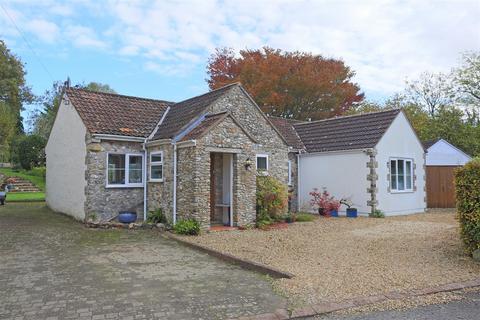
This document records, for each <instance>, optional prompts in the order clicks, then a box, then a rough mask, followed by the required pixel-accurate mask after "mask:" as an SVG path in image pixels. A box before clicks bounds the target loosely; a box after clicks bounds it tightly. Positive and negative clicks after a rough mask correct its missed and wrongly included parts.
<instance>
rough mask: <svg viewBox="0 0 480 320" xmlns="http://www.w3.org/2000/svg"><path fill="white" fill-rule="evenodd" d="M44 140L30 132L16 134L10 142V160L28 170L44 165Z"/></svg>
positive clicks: (16, 165)
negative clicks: (20, 134)
mask: <svg viewBox="0 0 480 320" xmlns="http://www.w3.org/2000/svg"><path fill="white" fill-rule="evenodd" d="M45 145H46V140H45V139H44V138H42V137H40V136H37V135H34V134H31V135H25V136H18V137H16V138H15V139H14V140H13V142H12V151H11V154H12V155H11V156H12V162H13V163H14V165H15V167H18V166H20V167H21V168H22V169H25V170H30V169H32V168H33V167H41V166H44V165H45Z"/></svg>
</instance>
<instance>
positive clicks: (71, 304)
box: [0, 203, 286, 319]
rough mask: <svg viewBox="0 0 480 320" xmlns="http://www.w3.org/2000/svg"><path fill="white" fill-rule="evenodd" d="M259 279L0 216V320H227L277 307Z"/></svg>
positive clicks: (63, 227)
mask: <svg viewBox="0 0 480 320" xmlns="http://www.w3.org/2000/svg"><path fill="white" fill-rule="evenodd" d="M285 303H286V302H285V300H284V299H283V298H281V297H279V296H278V295H276V294H275V293H274V292H273V291H272V288H271V286H270V283H269V282H268V281H267V280H266V278H265V277H264V276H262V275H259V274H256V273H253V272H250V271H246V270H243V269H241V268H239V267H236V266H233V265H229V264H226V263H224V262H222V261H219V260H217V259H216V258H213V257H210V256H208V255H206V254H203V253H199V252H196V251H193V250H191V249H188V248H186V247H183V246H181V245H179V244H177V243H176V242H174V241H172V240H167V239H164V238H162V237H160V236H159V234H158V233H156V232H155V231H149V230H148V231H127V230H93V229H87V228H85V227H83V225H82V224H80V223H78V222H74V221H73V220H72V219H70V218H68V217H65V216H63V215H60V214H56V213H53V212H51V211H50V210H48V209H47V208H46V207H45V205H44V204H43V203H42V204H39V203H31V204H27V203H26V204H7V205H6V206H2V207H0V319H16V318H18V319H117V318H121V319H152V318H158V319H226V318H231V317H239V316H242V315H252V314H261V313H268V312H273V311H274V310H275V309H278V308H282V307H285Z"/></svg>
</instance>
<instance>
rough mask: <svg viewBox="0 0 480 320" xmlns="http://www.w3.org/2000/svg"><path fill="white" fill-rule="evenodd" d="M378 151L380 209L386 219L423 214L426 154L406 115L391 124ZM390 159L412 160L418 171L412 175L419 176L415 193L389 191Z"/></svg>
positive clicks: (378, 197)
mask: <svg viewBox="0 0 480 320" xmlns="http://www.w3.org/2000/svg"><path fill="white" fill-rule="evenodd" d="M376 149H377V152H378V153H377V156H376V160H377V162H378V168H377V174H378V180H377V188H378V193H377V200H378V202H379V203H378V209H380V210H382V211H383V212H385V214H386V215H400V214H410V213H417V212H424V211H425V208H426V203H425V190H424V187H425V179H424V177H425V170H424V168H423V165H424V158H423V155H424V150H423V146H422V145H421V143H420V141H419V140H418V139H417V137H416V135H415V133H414V131H413V129H412V128H411V126H410V124H409V122H408V120H407V118H406V117H405V115H404V114H403V113H399V115H398V116H397V118H396V119H395V120H394V121H393V122H392V124H391V126H390V128H389V129H388V130H387V132H386V133H385V135H384V136H383V137H382V139H381V140H380V141H379V143H378V144H377V146H376ZM391 157H393V158H396V157H399V158H409V159H413V161H414V164H415V167H416V168H415V170H414V173H413V174H414V175H415V176H416V180H415V181H414V186H415V187H416V190H415V191H413V192H397V193H395V192H392V191H389V184H390V181H389V176H388V173H389V169H388V165H389V160H390V158H391Z"/></svg>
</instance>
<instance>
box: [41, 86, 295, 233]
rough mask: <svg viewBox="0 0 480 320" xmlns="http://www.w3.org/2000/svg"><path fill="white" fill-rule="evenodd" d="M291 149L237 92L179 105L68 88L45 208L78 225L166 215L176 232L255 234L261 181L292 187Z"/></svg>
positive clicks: (53, 143) (51, 152)
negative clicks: (195, 226)
mask: <svg viewBox="0 0 480 320" xmlns="http://www.w3.org/2000/svg"><path fill="white" fill-rule="evenodd" d="M290 149H291V148H290V147H289V146H288V143H287V142H286V140H285V138H283V136H282V135H281V134H280V133H279V131H278V130H277V129H276V127H274V126H273V125H272V123H271V122H270V121H269V120H268V118H267V117H266V116H265V114H264V113H263V112H262V111H261V110H260V108H259V107H258V106H257V105H256V104H255V102H254V101H253V100H252V98H251V97H250V96H249V95H248V93H247V92H246V91H245V90H244V89H243V88H242V86H241V85H239V84H232V85H228V86H225V87H223V88H220V89H218V90H214V91H211V92H208V93H206V94H203V95H200V96H197V97H194V98H191V99H188V100H185V101H182V102H179V103H171V102H167V101H159V100H150V99H142V98H136V97H129V96H123V95H117V94H108V93H96V92H91V91H86V90H83V89H75V88H67V89H66V90H65V92H64V95H63V99H62V101H61V104H60V107H59V111H58V114H57V118H56V120H55V123H54V126H53V129H52V132H51V135H50V137H49V140H48V143H47V147H46V156H47V177H46V184H47V195H46V200H47V204H48V206H49V207H50V208H52V209H53V210H55V211H58V212H63V213H66V214H68V215H71V216H73V217H75V218H77V219H79V220H83V219H86V218H88V216H89V215H92V214H95V215H96V216H97V217H100V218H101V219H109V218H111V217H113V216H115V215H116V214H117V213H118V211H121V210H136V211H137V212H138V213H143V214H146V212H149V211H152V210H155V209H157V208H161V209H162V210H163V212H164V213H165V214H166V216H167V217H168V218H169V219H170V220H171V221H172V222H173V223H175V222H176V221H178V220H179V219H184V218H195V219H197V220H198V221H200V222H201V225H202V227H203V228H208V227H209V226H211V225H216V224H222V225H230V226H244V225H249V224H252V223H254V222H255V216H256V213H255V204H256V195H255V193H256V182H255V181H256V175H257V174H268V175H271V176H273V177H275V178H276V179H278V180H279V181H281V182H283V183H285V184H287V183H288V180H289V172H290V171H291V170H289V167H290V165H289V161H288V153H289V151H290Z"/></svg>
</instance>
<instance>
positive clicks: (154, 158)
mask: <svg viewBox="0 0 480 320" xmlns="http://www.w3.org/2000/svg"><path fill="white" fill-rule="evenodd" d="M152 162H162V154H152Z"/></svg>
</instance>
